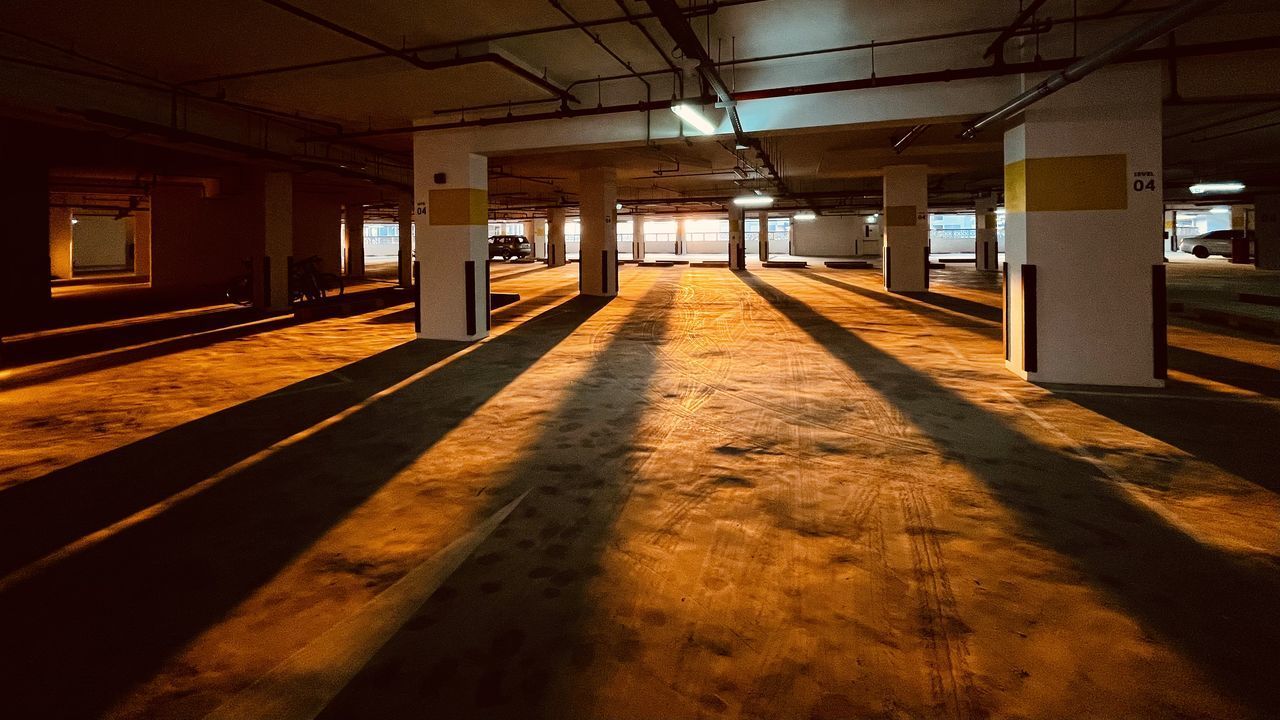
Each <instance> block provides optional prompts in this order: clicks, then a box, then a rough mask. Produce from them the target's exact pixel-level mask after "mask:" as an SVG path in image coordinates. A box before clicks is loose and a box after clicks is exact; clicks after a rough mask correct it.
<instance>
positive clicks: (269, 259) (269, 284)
mask: <svg viewBox="0 0 1280 720" xmlns="http://www.w3.org/2000/svg"><path fill="white" fill-rule="evenodd" d="M262 209H263V215H262V220H263V225H262V248H261V250H260V251H259V252H257V253H254V257H253V273H254V274H253V279H254V280H255V282H254V283H253V304H254V305H255V306H257V307H261V308H267V309H270V310H287V309H288V308H289V260H290V256H291V255H292V254H293V176H292V175H290V174H289V173H287V172H269V173H266V175H265V177H264V178H263V192H262ZM259 280H260V282H258V281H259Z"/></svg>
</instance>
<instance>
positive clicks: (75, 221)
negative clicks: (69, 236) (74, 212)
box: [71, 217, 80, 225]
mask: <svg viewBox="0 0 1280 720" xmlns="http://www.w3.org/2000/svg"><path fill="white" fill-rule="evenodd" d="M71 224H72V225H79V224H80V218H77V217H73V218H71Z"/></svg>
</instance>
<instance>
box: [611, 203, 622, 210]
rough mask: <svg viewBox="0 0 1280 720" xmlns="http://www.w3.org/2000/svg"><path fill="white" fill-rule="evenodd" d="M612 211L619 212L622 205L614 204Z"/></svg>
mask: <svg viewBox="0 0 1280 720" xmlns="http://www.w3.org/2000/svg"><path fill="white" fill-rule="evenodd" d="M613 209H614V210H621V209H622V203H616V204H614V206H613Z"/></svg>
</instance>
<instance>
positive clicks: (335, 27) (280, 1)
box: [261, 0, 577, 102]
mask: <svg viewBox="0 0 1280 720" xmlns="http://www.w3.org/2000/svg"><path fill="white" fill-rule="evenodd" d="M261 1H262V2H264V3H266V4H268V5H270V6H272V7H275V8H279V9H280V10H283V11H285V12H287V13H289V14H291V15H294V16H297V17H300V18H302V19H303V20H306V21H307V22H310V23H313V24H315V25H319V26H320V27H322V28H325V29H326V30H331V31H333V32H335V33H337V34H339V35H342V36H343V37H346V38H349V39H351V40H355V41H356V42H358V43H362V44H364V45H368V46H369V47H371V48H373V49H375V50H377V51H378V52H379V53H381V54H382V55H385V56H388V57H394V58H398V59H400V60H403V61H405V62H407V63H409V64H410V65H413V66H414V67H416V68H419V69H422V70H439V69H441V68H447V67H456V66H458V65H469V64H474V63H482V62H487V63H493V64H495V65H497V66H499V67H501V68H503V69H505V70H508V71H510V72H512V73H513V74H515V75H517V76H519V77H521V78H523V79H525V80H528V81H529V82H531V83H533V84H534V85H537V86H538V87H540V88H542V89H543V90H546V91H547V92H549V93H551V94H553V95H555V96H556V97H558V98H560V99H561V100H562V101H565V102H577V98H575V97H573V95H572V94H571V93H569V92H568V91H566V90H565V89H564V88H562V87H560V86H559V85H556V84H555V83H553V82H551V81H550V80H548V79H546V78H544V77H542V76H540V75H538V74H537V73H535V72H532V71H530V70H528V69H526V68H523V67H521V66H520V65H519V63H515V62H512V61H511V60H510V58H507V57H504V56H503V55H500V54H498V53H483V54H481V55H475V56H471V57H465V58H453V59H451V60H448V61H430V60H423V59H422V58H420V57H418V56H417V55H416V54H414V52H412V51H405V50H397V49H396V48H393V47H391V46H390V45H387V44H386V43H383V42H381V41H379V40H375V39H373V38H371V37H369V36H368V35H365V34H363V33H361V32H358V31H356V30H352V29H351V28H349V27H346V26H344V25H339V24H338V23H335V22H333V21H331V20H326V19H325V18H322V17H320V16H319V15H316V14H315V13H311V12H308V11H306V10H303V9H302V8H300V7H298V6H297V5H294V4H292V3H288V2H285V1H284V0H261Z"/></svg>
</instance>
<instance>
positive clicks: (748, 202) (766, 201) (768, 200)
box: [733, 190, 773, 207]
mask: <svg viewBox="0 0 1280 720" xmlns="http://www.w3.org/2000/svg"><path fill="white" fill-rule="evenodd" d="M756 192H759V190H757V191H756ZM733 204H734V205H737V206H738V207H768V206H769V205H772V204H773V197H772V196H770V195H739V196H738V197H736V198H734V199H733Z"/></svg>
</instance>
